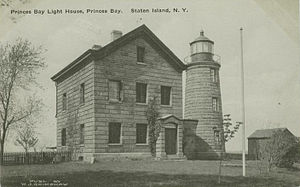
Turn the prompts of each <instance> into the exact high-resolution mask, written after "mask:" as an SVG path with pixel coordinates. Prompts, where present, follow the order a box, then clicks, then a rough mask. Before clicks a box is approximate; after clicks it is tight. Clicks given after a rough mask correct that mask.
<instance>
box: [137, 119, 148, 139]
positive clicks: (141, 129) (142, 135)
mask: <svg viewBox="0 0 300 187" xmlns="http://www.w3.org/2000/svg"><path fill="white" fill-rule="evenodd" d="M136 143H137V144H146V143H147V124H136Z"/></svg>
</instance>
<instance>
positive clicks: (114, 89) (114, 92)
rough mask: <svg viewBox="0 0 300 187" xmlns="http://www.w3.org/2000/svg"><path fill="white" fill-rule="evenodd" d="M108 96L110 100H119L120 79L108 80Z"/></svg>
mask: <svg viewBox="0 0 300 187" xmlns="http://www.w3.org/2000/svg"><path fill="white" fill-rule="evenodd" d="M108 90H109V93H108V97H109V100H111V101H121V81H116V80H109V84H108Z"/></svg>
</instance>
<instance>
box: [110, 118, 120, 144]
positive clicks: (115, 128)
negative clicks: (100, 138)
mask: <svg viewBox="0 0 300 187" xmlns="http://www.w3.org/2000/svg"><path fill="white" fill-rule="evenodd" d="M108 126H109V127H108V143H111V144H120V143H121V123H109V124H108Z"/></svg>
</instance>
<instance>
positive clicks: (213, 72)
mask: <svg viewBox="0 0 300 187" xmlns="http://www.w3.org/2000/svg"><path fill="white" fill-rule="evenodd" d="M210 77H211V80H212V82H218V72H217V70H216V69H214V68H211V69H210Z"/></svg>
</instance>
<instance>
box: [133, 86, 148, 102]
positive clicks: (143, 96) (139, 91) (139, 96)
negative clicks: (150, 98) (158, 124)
mask: <svg viewBox="0 0 300 187" xmlns="http://www.w3.org/2000/svg"><path fill="white" fill-rule="evenodd" d="M135 87H136V88H135V92H136V102H137V103H146V102H147V84H144V83H138V82H137V83H136V86H135Z"/></svg>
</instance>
